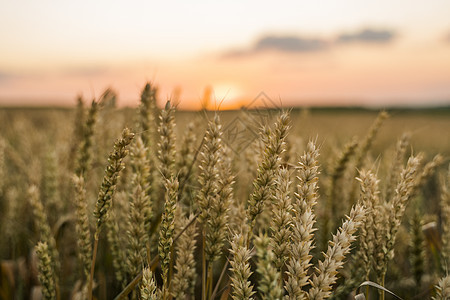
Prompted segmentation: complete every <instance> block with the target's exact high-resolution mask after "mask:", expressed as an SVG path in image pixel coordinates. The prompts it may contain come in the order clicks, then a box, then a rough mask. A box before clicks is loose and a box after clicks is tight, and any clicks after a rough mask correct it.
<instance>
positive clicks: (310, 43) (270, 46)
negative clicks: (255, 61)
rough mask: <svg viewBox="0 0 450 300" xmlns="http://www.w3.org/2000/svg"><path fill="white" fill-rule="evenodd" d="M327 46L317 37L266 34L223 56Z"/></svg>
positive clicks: (290, 51) (304, 49)
mask: <svg viewBox="0 0 450 300" xmlns="http://www.w3.org/2000/svg"><path fill="white" fill-rule="evenodd" d="M327 47H328V42H327V41H326V40H323V39H319V38H304V37H299V36H293V35H284V36H278V35H266V36H263V37H261V38H260V39H258V40H257V41H256V43H255V44H254V45H253V46H252V47H251V48H250V49H235V50H231V51H228V52H226V53H225V55H223V57H226V58H230V57H242V56H247V55H252V54H257V53H262V52H266V51H277V52H285V53H304V52H315V51H322V50H325V49H326V48H327Z"/></svg>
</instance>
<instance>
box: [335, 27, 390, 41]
mask: <svg viewBox="0 0 450 300" xmlns="http://www.w3.org/2000/svg"><path fill="white" fill-rule="evenodd" d="M394 37H395V32H394V31H392V30H377V29H370V28H367V29H363V30H360V31H357V32H354V33H343V34H340V35H339V36H338V37H337V42H338V43H349V42H363V43H388V42H390V41H392V40H393V39H394Z"/></svg>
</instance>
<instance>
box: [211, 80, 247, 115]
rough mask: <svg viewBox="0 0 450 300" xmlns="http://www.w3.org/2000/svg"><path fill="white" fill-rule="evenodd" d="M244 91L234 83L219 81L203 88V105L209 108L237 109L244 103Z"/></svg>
mask: <svg viewBox="0 0 450 300" xmlns="http://www.w3.org/2000/svg"><path fill="white" fill-rule="evenodd" d="M244 99H245V94H244V91H243V90H242V89H241V88H240V87H239V86H238V85H236V84H234V83H226V82H219V83H215V84H213V85H211V86H208V87H206V88H205V92H204V96H203V107H205V108H207V109H210V110H232V109H239V108H241V107H242V106H243V105H245V100H244Z"/></svg>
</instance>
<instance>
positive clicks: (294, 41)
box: [222, 28, 396, 58]
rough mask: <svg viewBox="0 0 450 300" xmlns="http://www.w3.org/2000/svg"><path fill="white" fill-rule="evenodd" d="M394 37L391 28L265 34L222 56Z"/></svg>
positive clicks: (301, 50) (307, 49)
mask: <svg viewBox="0 0 450 300" xmlns="http://www.w3.org/2000/svg"><path fill="white" fill-rule="evenodd" d="M395 37H396V32H394V31H393V30H386V29H384V30H382V29H372V28H366V29H362V30H359V31H356V32H353V33H342V34H339V35H337V36H335V37H334V38H328V39H324V38H319V37H302V36H295V35H265V36H263V37H261V38H259V39H258V40H257V41H256V42H255V43H254V44H253V46H251V47H249V48H247V49H246V48H241V49H239V48H237V49H234V50H230V51H228V52H226V53H225V54H223V55H222V58H238V57H245V56H249V55H254V54H258V53H263V52H267V51H277V52H280V53H312V52H318V51H324V50H328V49H332V48H333V47H335V46H337V45H339V44H344V43H354V42H357V43H367V44H386V43H389V42H391V41H392V40H393V39H394V38H395Z"/></svg>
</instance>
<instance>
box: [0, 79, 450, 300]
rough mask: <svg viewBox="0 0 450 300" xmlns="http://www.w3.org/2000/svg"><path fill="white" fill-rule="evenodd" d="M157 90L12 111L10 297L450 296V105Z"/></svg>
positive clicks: (6, 249) (2, 156)
mask: <svg viewBox="0 0 450 300" xmlns="http://www.w3.org/2000/svg"><path fill="white" fill-rule="evenodd" d="M156 95H157V93H156V90H155V88H153V87H152V86H151V85H150V84H147V85H146V86H145V87H144V88H143V90H142V95H141V99H140V104H139V107H137V108H120V109H119V108H117V107H116V101H115V94H114V92H112V91H108V92H105V94H103V95H102V96H101V97H100V98H99V99H97V100H95V101H87V100H83V99H81V98H80V99H78V100H77V102H76V103H74V107H73V108H0V128H1V131H0V238H1V243H0V259H1V260H0V262H1V274H0V298H1V299H100V300H103V299H164V300H167V299H202V300H209V299H329V298H331V299H355V297H356V299H394V298H395V297H398V298H400V299H432V298H434V299H450V298H449V297H450V276H449V275H448V274H449V268H450V196H449V195H450V194H449V185H450V181H449V180H450V169H449V160H448V158H449V157H450V134H449V132H450V110H449V109H448V108H447V109H428V110H425V109H424V110H401V109H392V110H389V109H387V110H386V111H384V110H379V111H376V110H364V109H337V108H336V109H331V108H330V109H324V108H322V109H318V108H316V109H306V108H292V109H288V108H286V109H241V110H236V111H217V112H215V111H207V110H203V111H198V112H193V111H177V110H176V105H174V104H173V103H171V102H170V101H168V102H167V103H164V101H163V100H162V99H157V97H156ZM157 103H158V105H157ZM392 294H395V296H394V295H392Z"/></svg>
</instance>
